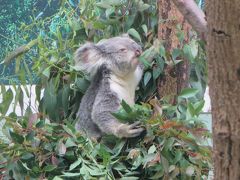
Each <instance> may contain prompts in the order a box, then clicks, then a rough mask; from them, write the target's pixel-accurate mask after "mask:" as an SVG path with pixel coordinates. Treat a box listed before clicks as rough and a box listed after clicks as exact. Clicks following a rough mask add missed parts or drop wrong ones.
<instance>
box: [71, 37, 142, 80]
mask: <svg viewBox="0 0 240 180" xmlns="http://www.w3.org/2000/svg"><path fill="white" fill-rule="evenodd" d="M141 53H142V49H141V46H140V45H138V44H137V43H136V42H135V41H134V40H132V39H131V38H130V37H128V36H126V35H124V36H118V37H113V38H110V39H104V40H101V41H99V42H98V43H97V44H93V43H86V44H84V45H83V46H82V47H80V48H79V49H78V50H77V51H76V53H75V66H76V67H77V68H79V69H80V70H83V71H86V72H88V73H90V74H94V73H95V72H96V69H97V68H98V67H99V66H101V65H103V64H105V65H106V66H107V67H108V68H109V69H110V70H112V72H113V73H116V74H117V75H121V76H124V75H126V74H128V73H129V72H133V71H134V70H135V69H136V67H137V65H138V57H139V56H140V55H141Z"/></svg>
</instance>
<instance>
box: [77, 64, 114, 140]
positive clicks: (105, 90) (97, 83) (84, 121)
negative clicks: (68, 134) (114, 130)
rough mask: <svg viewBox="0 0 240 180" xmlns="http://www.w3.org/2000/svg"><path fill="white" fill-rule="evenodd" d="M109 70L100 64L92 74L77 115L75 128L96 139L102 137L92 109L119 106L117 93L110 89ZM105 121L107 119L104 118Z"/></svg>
mask: <svg viewBox="0 0 240 180" xmlns="http://www.w3.org/2000/svg"><path fill="white" fill-rule="evenodd" d="M109 78H110V71H109V70H108V69H107V68H106V66H104V65H103V66H101V67H99V69H98V70H97V72H96V74H95V75H94V77H93V79H92V82H91V84H90V86H89V88H88V90H87V91H86V93H85V95H84V96H83V98H82V100H81V103H80V107H79V110H78V114H77V117H78V119H79V121H78V122H77V124H76V129H77V130H80V131H81V132H82V133H84V134H87V135H88V136H89V137H93V138H95V139H98V138H100V137H102V135H103V134H104V132H102V131H101V130H100V129H99V127H98V126H97V125H96V124H95V123H94V121H93V119H92V111H93V109H94V110H95V111H98V110H102V108H106V105H107V106H109V105H111V106H110V107H111V108H113V109H114V107H115V109H117V108H118V106H119V99H118V97H117V95H116V94H115V93H114V92H112V91H111V90H110V83H109ZM106 121H107V119H106Z"/></svg>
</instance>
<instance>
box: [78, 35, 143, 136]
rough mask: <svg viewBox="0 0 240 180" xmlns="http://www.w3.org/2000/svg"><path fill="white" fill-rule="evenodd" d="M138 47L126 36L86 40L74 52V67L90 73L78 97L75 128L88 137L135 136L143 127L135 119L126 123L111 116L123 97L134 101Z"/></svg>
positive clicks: (139, 69) (139, 71) (138, 72)
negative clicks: (81, 95)
mask: <svg viewBox="0 0 240 180" xmlns="http://www.w3.org/2000/svg"><path fill="white" fill-rule="evenodd" d="M140 53H141V47H140V46H139V45H138V44H137V43H136V42H135V41H133V40H132V39H131V38H129V37H126V36H123V37H121V36H119V37H114V38H110V39H107V40H102V41H100V42H99V43H97V44H92V43H87V44H85V45H83V46H82V47H80V48H79V49H78V50H77V52H76V54H75V64H76V67H79V69H81V70H83V71H87V72H88V73H90V74H91V76H92V81H91V84H90V86H89V88H88V90H87V91H86V93H85V95H84V96H83V98H82V100H81V104H80V107H79V110H78V114H77V118H78V121H77V123H76V129H77V130H80V131H81V132H82V133H85V134H87V135H88V136H90V137H91V138H94V139H99V138H101V137H102V136H103V135H104V134H113V135H115V136H117V137H120V138H122V137H135V136H138V135H140V134H141V132H142V131H143V130H144V129H143V128H141V127H139V122H136V123H134V124H131V125H128V124H123V123H121V122H119V121H118V120H117V119H116V118H114V117H113V116H112V114H111V113H112V112H116V111H118V110H119V108H120V103H121V101H122V99H124V100H125V101H126V102H128V103H129V104H131V105H133V104H134V96H135V89H136V87H137V85H138V83H139V81H140V79H141V75H142V71H143V69H142V67H140V64H139V63H138V62H137V61H138V60H137V57H138V56H139V55H140Z"/></svg>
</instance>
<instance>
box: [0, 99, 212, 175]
mask: <svg viewBox="0 0 240 180" xmlns="http://www.w3.org/2000/svg"><path fill="white" fill-rule="evenodd" d="M179 103H182V102H179ZM122 104H123V109H124V110H125V112H124V113H123V112H122V111H120V114H121V115H124V118H128V119H130V120H131V119H141V120H143V121H142V122H143V123H144V127H146V134H145V136H142V137H139V138H134V139H128V140H124V139H123V140H120V139H116V138H114V137H105V139H103V140H102V143H97V142H94V141H91V140H90V139H88V138H85V137H83V136H82V135H80V134H79V133H78V132H76V130H75V128H74V127H73V126H72V124H70V123H69V122H68V121H66V122H65V123H50V121H49V119H48V118H45V117H40V116H38V115H36V114H33V115H31V116H30V117H29V118H28V119H27V118H16V117H14V118H13V117H11V116H9V117H8V118H6V121H5V124H4V128H3V129H4V134H5V135H6V139H5V140H3V139H2V138H1V139H0V142H1V143H0V147H1V150H2V151H1V154H0V162H1V166H0V168H2V170H3V171H2V172H3V175H4V176H5V178H15V179H19V177H21V178H23V177H25V178H30V179H34V178H36V179H38V178H40V177H41V178H44V177H47V178H48V179H65V178H70V179H71V178H76V177H78V178H80V179H118V178H121V179H162V178H163V179H166V178H167V179H169V178H173V179H190V177H192V178H194V179H204V178H206V177H207V176H208V173H209V171H210V170H211V148H210V147H209V146H207V145H205V144H206V139H207V138H209V137H210V134H209V132H208V130H207V129H206V128H205V127H204V124H203V123H201V121H200V120H199V119H198V115H199V111H198V112H196V111H194V113H195V114H194V113H193V114H191V118H190V119H191V120H194V121H192V122H191V121H189V119H188V120H187V119H186V120H183V119H181V117H183V116H184V115H185V114H187V113H186V111H188V108H189V107H188V105H187V106H184V108H185V110H186V111H185V112H184V111H182V112H180V111H179V110H178V108H179V106H183V105H182V104H178V105H177V106H178V107H177V108H175V113H178V114H180V115H179V118H178V117H177V118H175V119H172V120H170V119H168V118H167V116H166V115H167V113H165V112H167V111H168V110H169V109H172V107H171V106H168V107H163V111H164V113H163V114H159V112H157V111H156V109H161V107H159V106H158V105H157V104H155V106H154V109H155V111H153V112H154V113H150V112H151V111H152V110H151V108H150V107H151V106H150V105H149V104H145V105H144V106H135V107H130V106H128V105H127V104H126V103H122ZM195 105H196V104H195ZM195 105H193V107H196V108H197V107H199V106H195ZM182 109H183V107H182ZM142 110H143V111H142ZM136 112H139V113H141V114H138V113H136ZM143 112H145V113H143ZM122 113H123V114H122ZM124 120H126V119H124ZM19 175H20V176H19ZM21 178H20V179H21Z"/></svg>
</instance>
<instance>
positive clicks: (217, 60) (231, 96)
mask: <svg viewBox="0 0 240 180" xmlns="http://www.w3.org/2000/svg"><path fill="white" fill-rule="evenodd" d="M208 1H209V2H208V3H207V22H208V35H207V42H208V48H207V49H208V50H207V51H208V52H207V54H208V71H209V91H210V96H211V100H212V115H213V150H214V157H213V158H214V171H215V175H214V176H215V179H216V180H227V179H231V180H239V179H240V1H239V0H232V1H230V0H222V1H219V0H208Z"/></svg>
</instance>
